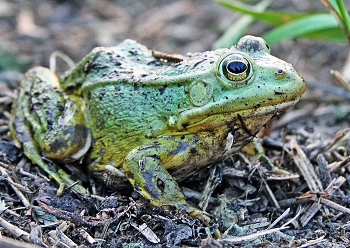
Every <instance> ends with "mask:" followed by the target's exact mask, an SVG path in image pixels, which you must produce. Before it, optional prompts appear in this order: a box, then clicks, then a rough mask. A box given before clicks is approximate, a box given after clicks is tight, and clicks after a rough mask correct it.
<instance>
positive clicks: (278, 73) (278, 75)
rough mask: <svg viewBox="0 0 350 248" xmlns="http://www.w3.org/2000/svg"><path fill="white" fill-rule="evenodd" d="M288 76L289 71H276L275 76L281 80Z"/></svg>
mask: <svg viewBox="0 0 350 248" xmlns="http://www.w3.org/2000/svg"><path fill="white" fill-rule="evenodd" d="M286 76H287V73H286V72H285V71H284V70H282V69H279V70H278V71H277V72H275V78H276V79H277V80H281V79H283V78H285V77H286Z"/></svg>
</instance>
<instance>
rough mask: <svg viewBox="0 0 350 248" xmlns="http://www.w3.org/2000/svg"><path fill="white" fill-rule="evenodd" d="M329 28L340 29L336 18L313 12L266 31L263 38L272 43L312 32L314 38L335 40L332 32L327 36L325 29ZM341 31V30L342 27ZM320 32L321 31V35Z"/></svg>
mask: <svg viewBox="0 0 350 248" xmlns="http://www.w3.org/2000/svg"><path fill="white" fill-rule="evenodd" d="M329 29H339V28H338V24H337V22H336V20H335V19H334V18H333V17H332V16H331V15H330V14H313V15H308V16H306V17H303V18H300V19H297V20H295V21H292V22H290V23H288V24H285V25H281V26H279V27H277V28H275V29H273V30H271V31H269V32H266V33H265V34H264V35H263V38H264V39H265V40H266V41H267V42H268V43H271V44H272V43H276V42H279V41H281V40H283V39H287V38H294V37H302V36H304V37H307V35H308V34H309V35H310V34H312V36H313V37H314V38H321V37H322V39H325V38H326V39H331V38H332V39H333V40H334V38H335V37H334V34H333V33H331V32H329V33H328V36H327V37H325V36H326V35H327V34H326V33H325V32H324V31H325V30H328V31H329ZM321 31H322V32H321ZM339 31H340V32H341V30H340V29H339ZM318 32H320V33H319V34H320V36H319V37H318V35H317V34H318ZM309 37H310V36H309Z"/></svg>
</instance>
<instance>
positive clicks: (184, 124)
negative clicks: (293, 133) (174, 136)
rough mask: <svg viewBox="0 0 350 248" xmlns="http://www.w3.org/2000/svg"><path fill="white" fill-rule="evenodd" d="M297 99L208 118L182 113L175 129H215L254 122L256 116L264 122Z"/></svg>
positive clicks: (213, 115)
mask: <svg viewBox="0 0 350 248" xmlns="http://www.w3.org/2000/svg"><path fill="white" fill-rule="evenodd" d="M298 101H299V98H297V99H295V100H291V101H288V102H282V103H278V104H273V105H268V106H260V107H259V108H246V109H241V110H239V111H232V112H230V111H222V112H218V113H214V114H212V115H210V116H205V117H204V118H203V115H200V114H198V113H196V112H193V111H192V110H189V111H186V112H182V113H181V114H180V116H179V118H178V120H177V123H176V125H177V129H178V130H184V129H187V130H191V129H198V128H199V129H202V128H203V127H207V128H208V129H215V128H217V127H220V126H223V125H227V124H228V123H231V122H233V121H234V120H237V119H240V118H241V119H242V120H244V122H247V121H249V120H252V121H254V118H255V117H257V116H266V120H265V122H266V121H268V120H269V119H270V118H272V117H273V116H274V115H276V114H277V113H279V112H283V111H285V110H287V109H289V108H291V107H293V106H294V105H295V104H296V103H297V102H298ZM265 122H264V123H260V126H263V125H264V124H265Z"/></svg>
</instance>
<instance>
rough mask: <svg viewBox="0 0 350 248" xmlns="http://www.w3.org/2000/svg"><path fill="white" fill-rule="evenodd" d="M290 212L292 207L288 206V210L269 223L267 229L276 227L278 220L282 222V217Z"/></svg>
mask: <svg viewBox="0 0 350 248" xmlns="http://www.w3.org/2000/svg"><path fill="white" fill-rule="evenodd" d="M289 212H290V208H287V209H286V211H284V212H283V213H282V214H281V215H280V216H279V217H278V218H277V219H276V220H275V221H274V222H272V223H271V225H269V227H268V228H267V229H271V228H272V227H274V226H275V225H276V224H277V223H278V222H280V221H281V220H282V219H284V218H285V217H286V216H287V215H288V214H289Z"/></svg>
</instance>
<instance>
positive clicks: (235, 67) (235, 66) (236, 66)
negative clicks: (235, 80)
mask: <svg viewBox="0 0 350 248" xmlns="http://www.w3.org/2000/svg"><path fill="white" fill-rule="evenodd" d="M227 70H228V71H229V72H231V73H234V74H240V73H242V72H245V71H246V70H247V65H246V64H245V63H243V62H241V61H233V62H230V63H228V65H227Z"/></svg>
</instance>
